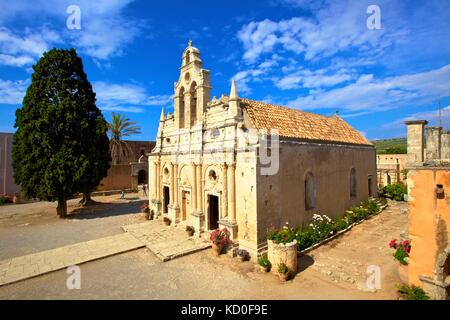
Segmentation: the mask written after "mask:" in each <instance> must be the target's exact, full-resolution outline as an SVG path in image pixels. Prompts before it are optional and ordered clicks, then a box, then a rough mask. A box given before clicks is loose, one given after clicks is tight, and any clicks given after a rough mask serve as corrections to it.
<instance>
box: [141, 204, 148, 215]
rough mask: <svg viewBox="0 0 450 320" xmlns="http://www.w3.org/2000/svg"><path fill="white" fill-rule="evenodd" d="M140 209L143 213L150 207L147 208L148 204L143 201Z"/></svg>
mask: <svg viewBox="0 0 450 320" xmlns="http://www.w3.org/2000/svg"><path fill="white" fill-rule="evenodd" d="M141 211H142V212H144V213H149V212H150V208H149V206H148V203H144V204H143V205H142V206H141Z"/></svg>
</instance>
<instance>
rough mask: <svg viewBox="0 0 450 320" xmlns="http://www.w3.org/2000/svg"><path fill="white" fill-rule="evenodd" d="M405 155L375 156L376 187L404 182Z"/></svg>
mask: <svg viewBox="0 0 450 320" xmlns="http://www.w3.org/2000/svg"><path fill="white" fill-rule="evenodd" d="M406 158H407V155H406V154H377V181H378V185H383V186H386V185H388V184H389V181H390V182H391V184H392V183H397V182H404V181H405V180H406V177H405V174H404V170H405V165H406Z"/></svg>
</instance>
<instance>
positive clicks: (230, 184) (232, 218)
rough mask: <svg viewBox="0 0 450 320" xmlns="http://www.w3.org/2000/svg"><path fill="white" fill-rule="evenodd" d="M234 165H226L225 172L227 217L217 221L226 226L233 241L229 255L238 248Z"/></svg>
mask: <svg viewBox="0 0 450 320" xmlns="http://www.w3.org/2000/svg"><path fill="white" fill-rule="evenodd" d="M235 169H236V165H235V164H234V163H231V164H229V165H228V168H227V169H226V170H227V174H226V178H227V183H226V189H227V192H226V193H227V199H228V206H227V211H228V219H222V220H221V221H219V225H220V227H221V228H227V229H228V230H229V231H230V238H231V240H232V241H233V243H232V245H231V247H230V250H229V253H230V254H231V255H235V254H236V251H237V249H238V246H239V244H238V225H237V222H236V181H235V180H236V179H235V171H236V170H235Z"/></svg>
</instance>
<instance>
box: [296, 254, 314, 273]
mask: <svg viewBox="0 0 450 320" xmlns="http://www.w3.org/2000/svg"><path fill="white" fill-rule="evenodd" d="M313 264H314V259H313V257H311V256H309V255H307V254H299V256H298V260H297V273H300V272H302V271H305V270H306V269H308V268H309V267H310V266H312V265H313Z"/></svg>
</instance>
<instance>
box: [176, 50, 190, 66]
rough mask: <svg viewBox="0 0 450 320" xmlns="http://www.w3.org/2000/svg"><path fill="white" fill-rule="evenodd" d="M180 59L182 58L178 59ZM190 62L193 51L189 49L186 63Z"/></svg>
mask: <svg viewBox="0 0 450 320" xmlns="http://www.w3.org/2000/svg"><path fill="white" fill-rule="evenodd" d="M178 61H180V60H178ZM189 62H191V52H190V51H189V50H188V51H187V52H186V64H188V63H189Z"/></svg>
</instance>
